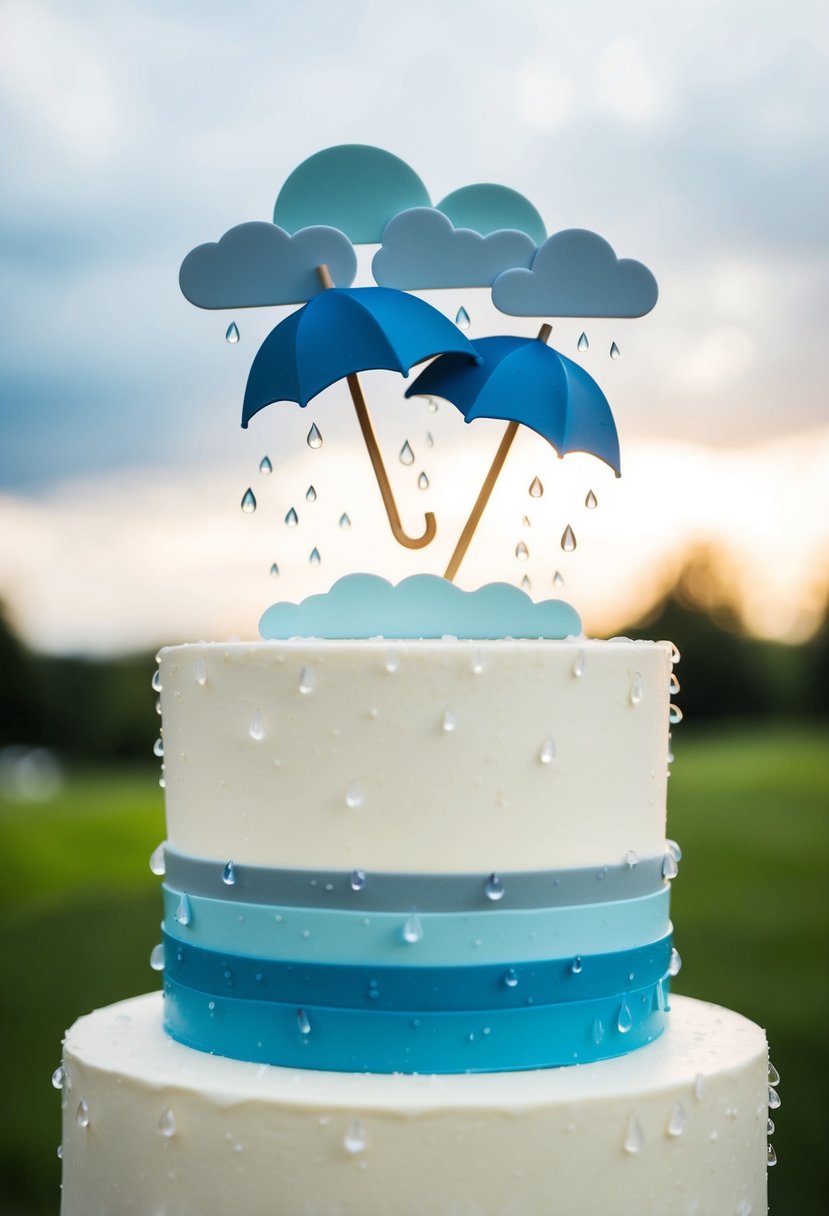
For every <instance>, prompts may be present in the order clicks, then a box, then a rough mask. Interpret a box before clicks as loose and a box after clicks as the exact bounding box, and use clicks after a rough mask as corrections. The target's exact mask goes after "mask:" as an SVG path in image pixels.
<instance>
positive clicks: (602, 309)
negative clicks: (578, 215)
mask: <svg viewBox="0 0 829 1216" xmlns="http://www.w3.org/2000/svg"><path fill="white" fill-rule="evenodd" d="M658 293H659V289H658V287H657V285H656V279H655V278H654V276H653V275H652V274H651V272H650V271H649V270H648V268H647V266H645V265H643V263H642V262H635V261H633V259H632V258H617V257H616V254H615V253H614V251H613V248H612V246H611V245H609V244H608V243H607V241H606V240H604V238H603V237H600V236H598V235H597V234H596V233H595V232H588V231H587V230H586V229H585V228H567V229H565V230H564V231H563V232H556V233H554V234H553V236H551V237H548V238H547V240H546V241H545V242H544V244H543V245H541V246H540V247H539V249H538V252H537V253H536V255H535V258H534V259H533V264H532V266H531V268H530V269H529V270H524V269H513V270H506V271H504V273H503V274H502V275H500V276H499V277H498V278H497V279H496V280H495V283H494V285H493V288H492V302H493V304H494V305H495V307H496V308H498V309H500V310H501V312H505V313H508V314H509V315H510V316H514V317H643V316H644V315H645V313H647V312H650V310H651V309H652V308H653V306H654V304H655V303H656V298H657V295H658Z"/></svg>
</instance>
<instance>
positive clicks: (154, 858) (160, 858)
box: [150, 840, 167, 878]
mask: <svg viewBox="0 0 829 1216" xmlns="http://www.w3.org/2000/svg"><path fill="white" fill-rule="evenodd" d="M166 843H167V841H166V840H162V842H161V844H159V845H157V846H156V847H155V848H154V849H153V851H152V853H151V855H150V870H151V871H152V873H153V874H157V875H158V877H159V878H162V877H163V876H164V874H166V872H167V863H166V862H165V860H164V846H165V844H166Z"/></svg>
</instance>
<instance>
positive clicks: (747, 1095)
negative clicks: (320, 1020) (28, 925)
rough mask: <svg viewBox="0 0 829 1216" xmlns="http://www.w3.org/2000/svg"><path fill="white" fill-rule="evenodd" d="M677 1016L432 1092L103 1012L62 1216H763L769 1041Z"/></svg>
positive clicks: (81, 1077)
mask: <svg viewBox="0 0 829 1216" xmlns="http://www.w3.org/2000/svg"><path fill="white" fill-rule="evenodd" d="M672 1004H673V1011H672V1013H671V1015H670V1019H669V1027H668V1029H667V1031H666V1032H665V1034H664V1035H663V1036H662V1037H661V1038H660V1039H658V1040H657V1041H656V1042H654V1043H652V1044H650V1045H649V1046H647V1047H643V1048H641V1049H640V1050H638V1051H635V1052H632V1053H631V1054H629V1055H626V1056H623V1057H620V1058H617V1059H613V1060H607V1061H603V1062H601V1063H595V1064H585V1065H579V1066H572V1067H565V1068H556V1069H549V1070H541V1071H532V1072H514V1073H490V1074H478V1075H469V1076H464V1075H458V1076H440V1077H431V1076H402V1075H390V1076H382V1075H352V1074H347V1073H330V1072H314V1071H310V1070H303V1071H298V1070H293V1069H282V1068H275V1067H267V1066H259V1065H256V1064H248V1063H244V1062H241V1061H237V1060H230V1059H224V1058H220V1057H217V1056H210V1055H206V1054H203V1053H200V1052H197V1051H193V1050H191V1049H189V1048H187V1047H183V1046H182V1045H180V1044H178V1043H176V1042H174V1041H173V1040H172V1039H170V1038H168V1036H167V1035H166V1034H165V1033H164V1031H163V1030H162V999H161V994H160V993H152V994H150V995H146V996H141V997H135V998H133V999H131V1000H128V1001H123V1002H121V1003H120V1004H117V1005H112V1006H110V1007H108V1008H106V1009H99V1010H97V1011H96V1012H95V1013H92V1014H90V1015H89V1016H87V1017H83V1018H80V1019H79V1021H77V1022H76V1023H75V1025H74V1026H73V1027H72V1028H71V1029H70V1030H69V1031H68V1032H67V1036H66V1041H65V1052H64V1068H65V1070H66V1074H67V1082H66V1083H65V1085H64V1090H63V1108H64V1132H63V1202H62V1208H61V1212H62V1216H229V1214H230V1213H233V1214H234V1216H558V1214H561V1216H761V1214H763V1213H765V1212H766V1119H767V1071H768V1060H767V1048H766V1040H765V1035H764V1033H763V1031H762V1030H761V1029H760V1028H759V1027H757V1026H755V1025H754V1024H753V1023H751V1022H749V1021H747V1020H746V1019H745V1018H743V1017H741V1016H740V1015H739V1014H736V1013H733V1012H731V1011H729V1010H726V1009H721V1008H718V1007H717V1006H714V1005H708V1004H705V1003H703V1002H700V1001H695V1000H691V999H688V998H683V997H674V998H673V999H672ZM82 1104H83V1105H82Z"/></svg>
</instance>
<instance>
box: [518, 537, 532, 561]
mask: <svg viewBox="0 0 829 1216" xmlns="http://www.w3.org/2000/svg"><path fill="white" fill-rule="evenodd" d="M515 556H516V557H517V558H518V560H519V562H525V561H526V560H527V558H528V557H529V556H530V551H529V549H528V548H527V546H526V545H525V544H524V542H523V540H520V541H519V542H518V544H517V545H516V546H515Z"/></svg>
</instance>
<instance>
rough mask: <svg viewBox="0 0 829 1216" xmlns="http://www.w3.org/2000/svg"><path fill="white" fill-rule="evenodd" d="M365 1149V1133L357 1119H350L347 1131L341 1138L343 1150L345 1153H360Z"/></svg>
mask: <svg viewBox="0 0 829 1216" xmlns="http://www.w3.org/2000/svg"><path fill="white" fill-rule="evenodd" d="M365 1147H366V1133H365V1132H364V1131H363V1125H362V1123H361V1122H360V1120H359V1119H356V1118H355V1119H352V1120H351V1122H350V1123H349V1125H348V1131H347V1132H346V1133H345V1137H344V1138H343V1148H344V1149H345V1151H346V1152H347V1153H362V1152H363V1150H364V1149H365Z"/></svg>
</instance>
